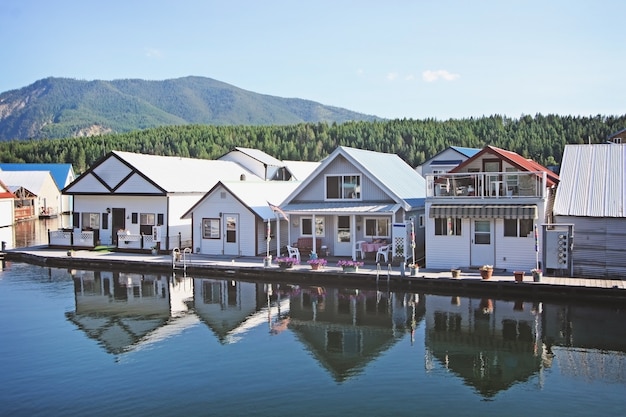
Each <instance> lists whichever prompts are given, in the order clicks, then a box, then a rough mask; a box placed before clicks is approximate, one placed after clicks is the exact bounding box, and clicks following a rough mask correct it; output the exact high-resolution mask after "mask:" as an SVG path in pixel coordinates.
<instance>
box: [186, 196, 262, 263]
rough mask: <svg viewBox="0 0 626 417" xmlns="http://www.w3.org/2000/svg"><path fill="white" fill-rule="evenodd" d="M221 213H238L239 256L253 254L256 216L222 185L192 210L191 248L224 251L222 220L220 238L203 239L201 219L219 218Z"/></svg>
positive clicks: (202, 251)
mask: <svg viewBox="0 0 626 417" xmlns="http://www.w3.org/2000/svg"><path fill="white" fill-rule="evenodd" d="M223 213H235V214H239V254H240V255H241V256H255V255H257V253H256V241H255V237H256V236H257V233H255V231H257V230H258V229H257V226H256V219H257V217H256V216H255V215H254V214H253V213H252V212H250V210H249V209H248V208H247V207H246V206H244V205H243V204H241V202H240V201H239V200H238V199H236V198H235V197H234V196H233V195H232V194H231V193H229V192H228V191H226V190H225V189H224V188H223V187H217V188H216V189H215V190H213V192H211V193H210V194H209V195H207V196H206V197H205V198H203V199H202V202H201V203H200V204H198V205H197V206H196V207H195V208H194V211H193V225H194V226H193V227H194V230H193V248H194V251H195V250H196V249H197V248H200V253H203V254H209V255H221V254H223V253H224V251H223V247H224V241H223V239H224V222H223V221H220V233H221V236H220V239H203V237H202V219H203V218H215V219H217V218H219V219H220V220H222V214H223Z"/></svg>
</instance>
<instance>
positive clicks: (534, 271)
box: [530, 268, 541, 282]
mask: <svg viewBox="0 0 626 417" xmlns="http://www.w3.org/2000/svg"><path fill="white" fill-rule="evenodd" d="M530 272H531V273H532V274H533V281H534V282H541V269H539V268H533V269H531V270H530Z"/></svg>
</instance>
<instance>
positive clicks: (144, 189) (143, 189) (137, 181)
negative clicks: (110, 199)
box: [115, 173, 163, 194]
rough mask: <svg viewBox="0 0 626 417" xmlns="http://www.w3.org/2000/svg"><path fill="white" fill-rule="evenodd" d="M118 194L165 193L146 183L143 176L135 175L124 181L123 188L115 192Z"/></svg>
mask: <svg viewBox="0 0 626 417" xmlns="http://www.w3.org/2000/svg"><path fill="white" fill-rule="evenodd" d="M115 192H116V193H128V194H162V193H163V191H161V190H159V189H158V188H157V187H155V186H154V185H152V184H151V183H149V182H148V181H146V179H145V178H143V177H142V176H141V175H139V174H137V173H135V174H133V175H132V176H131V177H130V178H129V179H128V180H126V181H124V184H122V186H121V187H119V188H118V189H116V190H115Z"/></svg>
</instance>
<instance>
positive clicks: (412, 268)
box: [407, 263, 420, 277]
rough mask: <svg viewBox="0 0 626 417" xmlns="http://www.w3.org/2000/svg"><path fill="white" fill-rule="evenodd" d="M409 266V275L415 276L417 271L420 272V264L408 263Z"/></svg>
mask: <svg viewBox="0 0 626 417" xmlns="http://www.w3.org/2000/svg"><path fill="white" fill-rule="evenodd" d="M407 266H408V267H409V275H410V276H412V277H414V276H417V273H418V272H419V269H420V266H419V265H418V264H416V263H410V264H409V265H407Z"/></svg>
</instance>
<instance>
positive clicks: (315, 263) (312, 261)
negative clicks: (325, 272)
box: [307, 258, 328, 270]
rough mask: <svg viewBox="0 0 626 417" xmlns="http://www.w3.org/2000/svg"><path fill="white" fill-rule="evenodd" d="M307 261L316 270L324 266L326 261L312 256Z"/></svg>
mask: <svg viewBox="0 0 626 417" xmlns="http://www.w3.org/2000/svg"><path fill="white" fill-rule="evenodd" d="M307 263H308V264H309V265H311V269H314V270H318V269H322V268H324V267H325V266H326V264H327V263H328V261H326V259H324V258H312V259H309V260H308V261H307Z"/></svg>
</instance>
